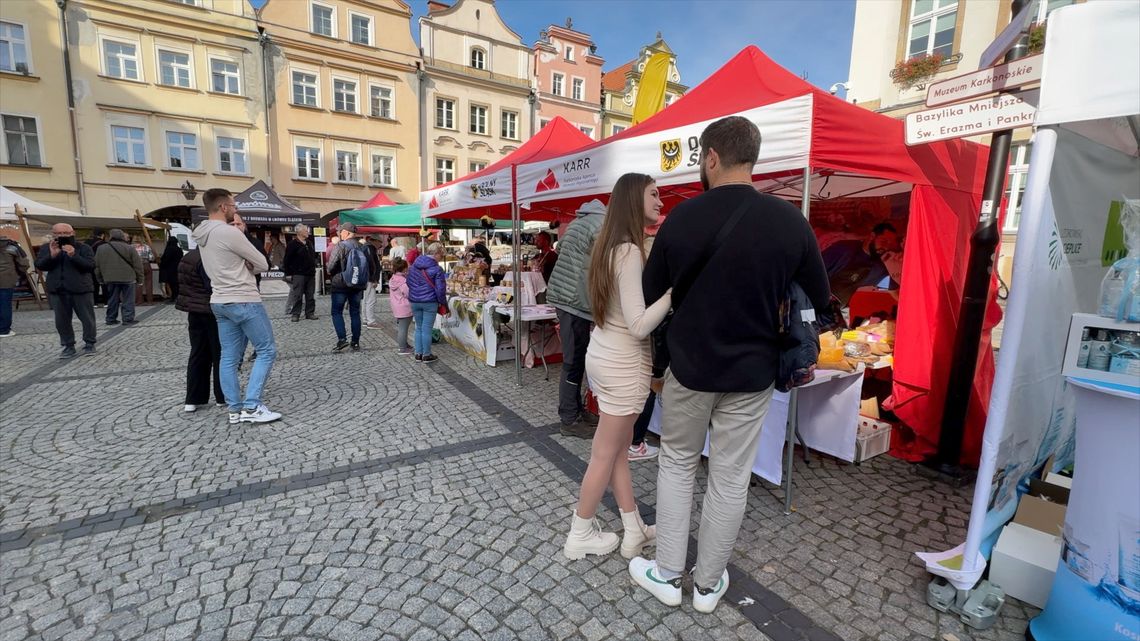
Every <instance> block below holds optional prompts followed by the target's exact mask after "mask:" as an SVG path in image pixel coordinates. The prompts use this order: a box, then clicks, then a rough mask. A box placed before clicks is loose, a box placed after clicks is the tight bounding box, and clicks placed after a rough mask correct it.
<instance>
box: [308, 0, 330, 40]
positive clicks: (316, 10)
mask: <svg viewBox="0 0 1140 641" xmlns="http://www.w3.org/2000/svg"><path fill="white" fill-rule="evenodd" d="M310 7H311V9H310V11H311V12H312V14H311V19H312V22H313V24H312V27H313V33H315V34H317V35H319V36H328V37H330V38H335V37H336V13H335V12H334V10H333V8H332V7H326V6H324V5H320V4H317V3H315V2H314V3H312V4H311V5H310Z"/></svg>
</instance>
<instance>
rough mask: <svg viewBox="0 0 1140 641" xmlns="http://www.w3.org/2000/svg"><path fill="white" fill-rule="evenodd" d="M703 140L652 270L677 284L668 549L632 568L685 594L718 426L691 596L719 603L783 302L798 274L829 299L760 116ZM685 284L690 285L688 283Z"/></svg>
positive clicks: (663, 518)
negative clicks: (695, 187) (695, 500)
mask: <svg viewBox="0 0 1140 641" xmlns="http://www.w3.org/2000/svg"><path fill="white" fill-rule="evenodd" d="M701 150H702V151H701V183H702V184H703V185H704V187H705V192H706V193H704V194H702V195H700V196H697V197H696V198H693V199H692V200H689V201H687V202H684V203H681V204H680V205H677V207H676V208H674V209H673V212H672V213H671V214H670V215H669V217H668V218H667V219H666V220H665V223H664V224H663V225H662V226H661V230H660V233H659V234H658V236H657V239H656V241H655V242H654V244H653V251H652V252H651V253H650V255H649V260H648V262H647V263H646V265H645V273H644V275H643V284H644V289H645V300H657V299H658V298H660V297H661V296H662V295H663V294H664V293H665V292H666V290H668V289H669V288H671V287H673V288H675V289H674V290H673V309H674V316H673V320H672V321H671V322H670V325H669V329H668V335H667V337H666V338H667V341H668V346H669V354H670V356H671V358H672V362H671V365H670V370H669V372H668V373H667V374H666V378H665V387H664V391H663V396H662V401H663V404H664V408H665V413H664V415H663V420H662V426H661V427H662V432H661V453H660V463H659V474H658V479H657V560H656V561H646V560H645V559H640V558H638V559H634V560H633V561H632V562H631V563H630V573H631V574H632V575H633V578H634V580H635V581H636V582H637V583H638V584H639V585H641V586H642V587H644V588H645V589H647V590H648V591H649V592H651V593H652V594H653V595H654V596H656V597H657V598H658V599H660V600H662V601H663V602H666V603H669V604H673V605H676V604H678V603H680V599H681V594H680V577H681V572H682V571H683V570H684V569H685V554H686V552H687V549H686V548H687V542H688V537H689V515H690V513H691V510H692V496H693V482H694V478H695V476H696V471H697V467H698V463H699V462H700V458H701V451H702V449H703V448H704V444H705V437H706V435H707V436H708V437H709V439H710V444H709V453H710V454H709V481H708V485H709V487H708V492H707V493H706V494H705V499H704V503H703V505H702V508H701V528H700V533H699V537H698V550H697V565H696V569H695V570H694V572H693V587H694V593H693V607H694V609H696V610H698V611H700V612H712V611H713V609H715V608H716V605H717V603H718V602H719V600H720V597H721V596H723V595H724V592H725V590H726V589H727V588H728V573H727V571H726V570H725V568H726V566H727V565H728V560H729V557H730V556H731V554H732V549H733V546H734V545H735V543H736V535H737V533H738V532H739V530H740V522H741V519H742V518H743V515H744V509H745V505H746V503H747V498H748V481H749V478H750V476H751V472H752V463H753V461H754V460H755V458H756V448H757V446H758V443H759V441H760V431H761V426H762V425H763V423H764V416H765V415H766V414H767V412H768V403H769V401H770V400H771V398H772V390H773V383H774V381H775V378H776V373H777V369H778V365H779V342H778V337H777V336H778V328H779V306H780V301H781V300H782V299H783V298H785V297H786V293H787V291H788V287H789V285H790V284H791V283H792V282H793V281H794V282H796V283H798V284H799V285H800V287H802V288H803V290H804V291H805V292H806V293H807V295H808V297H809V298H810V299H811V302H812V304H813V305H814V306H815V307H816V308H817V309H819V310H823V309H824V308H825V307H826V305H827V302H828V299H829V297H830V292H829V290H828V282H827V272H826V270H825V269H824V266H823V259H822V258H821V257H820V253H819V247H818V245H817V244H816V241H815V236H814V235H813V234H812V231H811V227H809V226H808V223H807V221H806V220H805V219H804V217H803V216H802V215H801V214H800V212H799V211H798V210H797V209H796V208H795V207H794V206H792V205H791V204H790V203H787V202H785V201H783V200H780V199H779V198H775V197H773V196H768V195H763V194H760V193H758V192H757V191H756V189H755V188H754V187H753V186H752V168H753V166H754V165H755V164H756V160H757V158H758V156H759V153H760V131H759V129H757V127H756V126H755V125H754V124H752V123H751V122H750V121H748V120H747V119H745V118H741V117H739V116H732V117H728V118H724V119H722V120H718V121H717V122H714V123H713V124H711V125H709V126H708V127H707V128H706V129H705V131H704V132H703V133H702V134H701ZM725 225H732V228H731V229H730V230H729V232H728V233H727V235H725V236H723V237H724V238H725V240H724V241H723V243H722V244H721V245H720V246H718V247H711V246H710V245H711V243H713V242H714V240H715V239H716V238H717V236H718V232H720V230H721V228H722V227H723V226H725ZM704 257H707V262H704V264H703V266H702V264H701V263H702V262H703V261H702V258H704ZM678 283H691V286H690V287H689V288H688V290H687V291H684V292H679V291H678V289H676V287H677V286H678ZM681 288H682V289H683V288H684V286H683V285H682V287H681ZM679 295H680V296H681V297H680V298H678V296H679ZM710 424H711V428H710Z"/></svg>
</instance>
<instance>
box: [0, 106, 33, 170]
mask: <svg viewBox="0 0 1140 641" xmlns="http://www.w3.org/2000/svg"><path fill="white" fill-rule="evenodd" d="M3 120H4V148H5V149H7V151H8V156H7V159H6V162H7V163H8V164H9V165H26V166H29V167H40V166H42V165H43V159H42V157H41V156H40V135H39V131H38V130H37V129H36V119H35V118H28V117H26V116H4V118H3Z"/></svg>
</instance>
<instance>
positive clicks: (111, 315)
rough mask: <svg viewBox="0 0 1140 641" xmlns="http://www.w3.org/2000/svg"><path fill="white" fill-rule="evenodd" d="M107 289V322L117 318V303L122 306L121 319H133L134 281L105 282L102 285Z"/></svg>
mask: <svg viewBox="0 0 1140 641" xmlns="http://www.w3.org/2000/svg"><path fill="white" fill-rule="evenodd" d="M103 287H104V289H105V290H106V291H107V322H111V321H113V320H118V319H119V305H122V306H123V320H125V321H133V320H134V319H135V284H134V283H106V284H104V285H103Z"/></svg>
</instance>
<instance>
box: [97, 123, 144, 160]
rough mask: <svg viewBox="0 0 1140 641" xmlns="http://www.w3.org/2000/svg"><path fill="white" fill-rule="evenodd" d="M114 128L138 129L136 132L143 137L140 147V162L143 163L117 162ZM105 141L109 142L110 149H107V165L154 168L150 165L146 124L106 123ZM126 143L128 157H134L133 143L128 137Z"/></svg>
mask: <svg viewBox="0 0 1140 641" xmlns="http://www.w3.org/2000/svg"><path fill="white" fill-rule="evenodd" d="M139 125H141V126H139ZM116 127H118V128H122V129H138V130H140V131H142V132H143V135H142V146H143V159H142V160H143V161H142V162H141V163H137V162H130V161H128V162H119V158H118V156H117V155H116V152H115V142H116V140H115V128H116ZM107 140H108V142H110V147H109V150H110V162H109V163H108V164H110V165H113V166H116V167H146V168H149V169H153V168H154V165H152V164H151V163H150V158H151V152H150V132H149V128H148V126H147V123H145V122H142V123H136V124H124V123H122V122H113V121H112V122H108V123H107ZM127 142H128V148H127V150H128V152H129V153H128V155H129V156H134V142H132V139H131V138H129V137H128V138H127Z"/></svg>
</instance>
